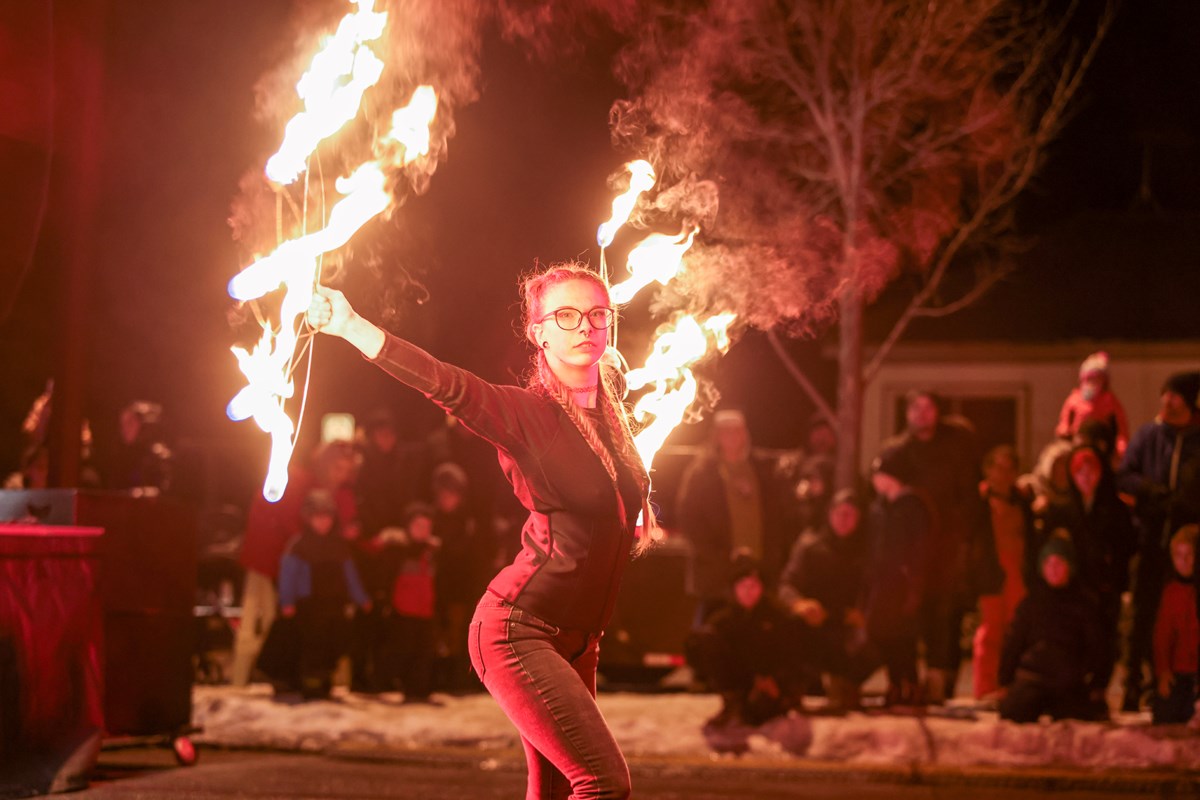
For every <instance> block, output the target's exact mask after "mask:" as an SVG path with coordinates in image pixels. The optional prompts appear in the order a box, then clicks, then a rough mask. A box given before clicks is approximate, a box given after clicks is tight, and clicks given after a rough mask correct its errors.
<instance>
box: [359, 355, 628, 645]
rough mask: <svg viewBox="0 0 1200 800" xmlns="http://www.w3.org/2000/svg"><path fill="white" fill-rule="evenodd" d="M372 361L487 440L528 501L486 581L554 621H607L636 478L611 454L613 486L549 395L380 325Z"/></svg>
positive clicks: (588, 625)
mask: <svg viewBox="0 0 1200 800" xmlns="http://www.w3.org/2000/svg"><path fill="white" fill-rule="evenodd" d="M374 362H375V363H376V364H377V365H379V366H380V367H381V368H383V369H384V370H386V371H387V372H388V373H389V374H391V375H392V376H393V377H395V378H396V379H398V380H400V381H402V382H404V383H406V384H408V385H409V386H412V387H413V388H414V389H416V390H418V391H420V392H421V393H423V394H424V395H425V396H426V397H428V398H429V399H430V400H432V401H434V402H435V403H437V404H438V405H439V406H441V407H442V408H443V409H445V410H446V411H448V412H450V413H451V414H453V415H454V416H455V417H457V418H458V419H459V420H461V421H462V423H463V424H464V425H465V426H466V427H467V428H468V429H470V430H471V431H473V432H475V433H476V434H478V435H479V436H482V437H483V438H484V439H486V440H488V441H489V442H491V443H492V445H494V446H495V448H496V450H497V451H498V453H499V458H500V465H501V467H502V468H503V469H504V473H505V475H506V476H507V477H508V480H509V482H510V483H511V484H512V487H513V492H514V494H516V496H517V499H518V500H520V502H521V504H522V505H523V506H524V507H525V508H526V509H527V510H528V511H529V518H528V519H527V520H526V522H525V525H524V527H523V528H522V531H521V551H520V552H519V553H518V554H517V557H516V559H515V560H514V561H513V563H512V564H510V565H509V566H507V567H505V568H504V569H503V570H501V571H500V573H499V574H498V575H496V577H495V578H493V579H492V582H491V583H490V584H489V585H488V591H490V592H492V593H494V594H496V595H499V596H500V597H502V598H504V599H505V600H508V601H509V602H511V603H513V604H514V605H517V606H519V607H520V608H522V609H524V610H525V611H528V612H529V613H531V614H534V615H536V616H538V617H541V618H542V619H544V620H545V621H547V622H549V623H551V624H553V625H557V626H559V627H563V628H572V629H577V630H585V631H589V632H594V633H599V632H600V631H602V630H603V629H604V627H605V626H606V625H607V624H608V621H609V619H610V618H611V616H612V612H613V608H614V606H615V604H616V598H617V589H618V587H619V585H620V582H621V576H622V574H623V573H624V570H625V566H626V564H627V563H628V561H629V556H630V553H631V550H632V546H633V536H634V529H635V524H636V522H637V517H638V513H639V512H640V511H641V505H642V496H641V489H640V485H641V480H639V479H642V480H644V477H645V476H644V475H643V476H635V475H633V474H632V473H631V472H630V471H629V470H628V469H626V468H625V467H624V466H622V465H621V462H620V460H617V464H618V479H619V485H620V493H619V494H620V496H619V497H618V493H617V492H614V491H613V485H612V481H610V480H609V477H608V473H607V472H605V470H604V465H603V464H601V463H600V459H599V458H597V456H596V454H595V453H593V452H592V450H591V448H590V447H589V446H588V444H587V442H586V441H585V440H584V438H583V436H582V434H580V433H579V430H578V429H577V428H576V427H575V424H574V423H573V422H572V421H571V419H570V417H568V416H567V413H566V412H565V411H564V410H563V409H562V407H561V406H559V405H558V403H557V402H555V401H554V400H553V399H552V398H549V397H547V396H545V395H543V394H541V393H539V392H535V391H533V390H530V389H525V388H522V387H520V386H501V385H496V384H492V383H488V382H487V381H485V380H483V379H481V378H479V377H477V376H475V375H473V374H472V373H470V372H468V371H466V370H464V369H460V368H458V367H455V366H452V365H450V364H446V363H444V362H442V361H439V360H438V359H436V358H434V357H433V356H431V355H429V354H428V353H426V352H425V351H424V350H422V349H420V348H419V347H417V346H416V345H413V344H411V343H409V342H406V341H404V340H403V339H399V338H397V337H395V336H392V335H391V334H388V335H387V338H386V341H385V342H384V345H383V349H382V350H381V351H380V352H379V355H378V356H376V357H375V359H374Z"/></svg>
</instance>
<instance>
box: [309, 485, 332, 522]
mask: <svg viewBox="0 0 1200 800" xmlns="http://www.w3.org/2000/svg"><path fill="white" fill-rule="evenodd" d="M337 510H338V507H337V499H336V498H335V497H334V496H333V492H331V491H329V490H328V489H313V490H312V491H310V492H309V493H308V494H307V495H305V497H304V503H303V505H302V506H301V507H300V513H301V514H302V515H303V516H304V518H305V519H308V518H309V517H312V516H315V515H317V514H333V515H334V516H336V515H337Z"/></svg>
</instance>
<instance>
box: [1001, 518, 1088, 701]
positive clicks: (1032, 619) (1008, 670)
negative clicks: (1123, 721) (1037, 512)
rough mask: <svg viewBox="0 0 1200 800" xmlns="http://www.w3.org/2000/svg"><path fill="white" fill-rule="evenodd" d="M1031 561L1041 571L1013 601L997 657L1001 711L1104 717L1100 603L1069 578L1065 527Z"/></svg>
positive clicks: (1071, 551)
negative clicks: (1016, 601)
mask: <svg viewBox="0 0 1200 800" xmlns="http://www.w3.org/2000/svg"><path fill="white" fill-rule="evenodd" d="M1038 562H1039V571H1040V578H1039V579H1038V580H1035V581H1034V582H1033V585H1032V586H1030V587H1029V594H1028V595H1026V597H1025V599H1024V600H1022V601H1021V604H1020V605H1019V606H1017V613H1016V616H1015V617H1014V618H1013V622H1012V625H1011V626H1010V627H1009V630H1008V638H1007V639H1006V640H1005V642H1004V651H1003V654H1002V655H1001V657H1000V685H1001V687H1002V696H1001V698H1000V704H999V710H1000V717H1001V719H1008V720H1012V721H1014V722H1036V721H1037V719H1038V717H1040V716H1041V715H1043V714H1049V715H1050V716H1051V717H1053V718H1054V719H1097V718H1104V717H1106V716H1107V712H1106V711H1105V708H1104V689H1105V683H1106V682H1107V681H1106V679H1105V678H1104V676H1106V675H1108V674H1109V673H1110V671H1111V665H1110V663H1109V661H1108V648H1107V647H1106V646H1105V644H1104V636H1103V633H1102V631H1101V627H1100V612H1099V609H1097V608H1096V604H1095V602H1094V600H1093V599H1092V597H1091V595H1090V594H1089V593H1088V592H1087V590H1086V589H1085V588H1084V587H1083V585H1082V584H1081V583H1080V581H1077V580H1075V579H1074V572H1075V548H1074V547H1073V546H1072V545H1071V540H1070V539H1069V538H1068V534H1067V533H1066V531H1056V532H1055V533H1054V534H1053V535H1052V536H1051V537H1050V539H1049V540H1048V541H1047V542H1046V544H1045V545H1044V546H1043V547H1042V550H1041V553H1040V554H1039V557H1038Z"/></svg>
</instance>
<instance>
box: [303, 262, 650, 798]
mask: <svg viewBox="0 0 1200 800" xmlns="http://www.w3.org/2000/svg"><path fill="white" fill-rule="evenodd" d="M521 294H522V298H523V317H524V320H523V321H524V330H525V335H526V338H528V340H529V341H530V342H531V343H532V344H533V345H534V347H535V348H536V355H535V356H534V359H533V361H534V368H533V370H532V371H531V375H530V378H529V381H528V387H527V388H522V387H518V386H502V385H496V384H492V383H488V382H487V381H484V380H482V379H481V378H479V377H477V376H475V375H473V374H471V373H470V372H467V371H466V370H463V369H459V368H457V367H454V366H451V365H449V364H446V363H444V362H442V361H439V360H437V359H436V358H434V357H433V356H430V355H429V354H428V353H426V352H424V351H423V350H421V349H419V348H417V347H415V346H414V345H412V344H410V343H409V342H406V341H404V340H403V339H400V338H398V337H396V336H393V335H391V334H389V333H385V332H384V331H383V330H381V329H380V328H378V327H377V326H375V325H374V324H372V323H371V322H369V321H367V320H366V319H364V318H362V317H361V316H359V315H358V314H357V313H356V312H355V311H354V310H353V309H352V308H351V307H350V305H349V303H347V301H346V298H345V297H344V296H343V295H342V293H341V292H338V291H334V290H331V289H327V288H325V287H320V288H319V289H318V291H317V294H316V295H315V296H314V298H313V302H312V305H311V306H310V308H309V312H308V320H309V323H310V324H311V325H312V326H313V327H314V328H316V329H317V330H319V331H323V332H325V333H328V334H331V335H334V336H340V337H341V338H343V339H345V340H347V341H348V342H350V343H351V344H352V345H354V346H355V347H357V348H358V349H359V350H360V351H362V353H363V355H364V356H365V357H366V358H368V359H369V360H371V361H373V362H374V363H376V364H377V365H379V366H380V367H381V368H383V369H384V370H385V371H387V372H388V373H389V374H391V375H392V376H393V377H395V378H396V379H398V380H400V381H401V382H403V383H406V384H408V385H409V386H412V387H413V388H415V389H417V390H418V391H420V392H422V393H423V394H424V395H425V396H426V397H428V398H429V399H430V400H432V401H433V402H435V403H437V404H438V405H439V406H441V407H442V408H443V409H445V410H446V411H447V412H449V413H451V414H453V415H454V416H455V417H457V418H458V419H460V420H462V422H463V423H464V424H465V425H466V426H467V427H468V428H469V429H471V430H472V431H474V432H475V433H477V434H478V435H480V436H482V437H483V438H485V439H487V440H488V441H489V442H491V443H492V444H493V445H494V446H495V447H496V450H497V451H498V452H499V458H500V462H501V465H502V466H503V468H504V471H505V474H506V475H508V478H509V480H510V481H511V483H512V485H513V491H514V493H515V494H516V496H517V499H519V500H520V501H521V503H522V505H524V507H525V508H526V509H528V510H529V518H528V520H527V521H526V522H525V525H524V528H523V529H522V533H521V543H522V544H521V551H520V552H519V553H518V554H517V556H516V558H515V559H514V561H513V563H512V564H510V565H509V566H507V567H505V568H504V569H503V570H501V571H500V573H499V574H497V576H496V577H495V578H494V579H493V580H492V582H491V583H490V584H489V585H488V588H487V591H486V592H485V593H484V596H483V599H482V600H480V601H479V605H478V606H477V607H476V609H475V615H474V617H473V619H472V621H471V627H470V640H469V642H468V647H469V651H470V656H471V664H472V666H473V667H474V668H475V671H476V673H477V674H478V675H479V678H480V680H482V681H483V684H484V686H486V687H487V690H488V691H489V692H490V693H491V695H492V696H493V697H494V698H495V699H496V702H497V703H499V704H500V707H501V709H502V710H503V711H504V713H505V714H506V715H507V716H508V718H509V719H510V720H511V721H512V722H513V724H514V725H515V726H516V727H517V730H518V731H519V732H520V734H521V741H522V744H523V745H524V747H525V755H526V760H527V762H528V767H529V782H528V790H527V794H526V796H527V797H528V798H561V797H576V798H577V797H628V796H629V794H630V785H629V768H628V766H627V765H626V763H625V758H624V756H623V755H622V754H621V750H620V748H619V747H618V745H617V742H616V740H615V739H614V738H613V736H612V733H611V732H610V731H609V729H608V726H607V724H606V723H605V721H604V717H603V716H602V715H601V713H600V709H599V707H598V706H597V705H596V665H597V661H598V658H599V643H600V635H601V631H603V630H604V627H605V625H606V624H607V623H608V621H609V618H610V617H611V616H612V612H613V607H614V605H615V602H616V597H617V588H618V584H619V583H620V579H621V574H622V573H623V571H624V569H625V565H626V563H627V561H628V559H629V556H630V554H631V552H632V551H633V549H634V540H635V533H636V531H635V525H636V523H637V518H638V514H639V512H640V513H642V514H643V519H644V521H645V524H644V525H643V535H642V536H641V538H640V541H639V542H638V546H637V548H638V549H639V550H640V549H643V548H645V547H646V546H647V545H648V543H649V541H650V538H651V537H650V536H648V535H644V534H645V532H647V531H651V530H652V529H653V526H654V518H653V515H652V513H651V511H650V507H649V502H648V494H649V477H648V475H647V473H646V469H645V467H644V466H643V465H642V462H641V459H640V458H639V457H638V453H637V451H636V450H635V449H634V445H633V436H632V432H631V430H630V422H629V418H628V416H627V414H626V410H625V407H624V405H623V403H622V400H621V397H622V395H623V390H622V386H623V378H622V376H621V374H620V373H619V371H618V370H617V369H615V368H614V367H612V366H610V365H609V364H608V363H606V362H602V360H601V357H602V356H603V355H604V353H605V350H606V339H607V329H608V327H609V326H610V325H611V324H612V321H613V315H614V310H613V308H612V305H611V300H610V298H609V294H608V288H607V286H606V284H605V282H604V281H603V280H602V279H601V278H600V277H599V276H598V275H597V274H596V273H594V272H592V271H590V270H589V269H587V268H586V267H584V266H583V265H582V264H578V263H571V264H563V265H557V266H553V267H550V268H549V269H548V270H546V271H544V272H541V273H539V274H535V275H532V276H530V277H528V278H526V279H525V280H524V282H523V283H522V286H521Z"/></svg>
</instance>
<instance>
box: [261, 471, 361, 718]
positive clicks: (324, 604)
mask: <svg viewBox="0 0 1200 800" xmlns="http://www.w3.org/2000/svg"><path fill="white" fill-rule="evenodd" d="M337 512H338V509H337V502H336V499H335V498H334V496H333V494H332V493H331V492H329V491H328V490H324V489H315V490H313V491H311V492H309V494H308V496H307V497H306V498H305V501H304V507H303V510H302V512H301V513H302V520H303V530H302V531H301V533H300V535H299V536H298V537H297V538H296V539H295V540H294V541H293V542H292V544H291V545H290V546H289V547H288V550H287V552H286V553H285V554H284V556H283V560H282V561H281V563H280V565H279V613H280V614H281V615H282V616H283V617H284V618H285V619H288V620H292V621H294V632H295V633H294V643H295V661H294V662H293V668H294V670H295V671H294V673H293V675H287V674H286V673H287V672H288V670H286V669H285V670H284V675H282V676H278V677H281V678H282V679H283V683H285V684H288V683H291V684H292V685H293V686H296V685H298V688H299V689H300V693H301V695H303V696H304V697H306V698H319V697H327V696H328V695H329V689H330V687H331V686H332V684H333V670H334V667H335V666H336V665H337V660H338V658H339V657H340V656H341V655H342V653H343V652H344V651H345V642H346V637H347V622H348V614H349V613H351V610H350V607H351V604H352V603H353V604H354V605H356V606H358V607H360V608H362V609H364V610H369V609H370V607H371V600H370V598H369V597H368V596H367V593H366V590H365V589H364V588H363V585H362V580H361V579H360V578H359V575H358V570H357V569H356V568H355V566H354V561H353V559H352V558H351V554H350V545H349V544H348V543H347V542H346V540H345V539H344V538H342V536H341V535H340V531H338V524H339V522H338V516H337ZM289 679H290V680H289ZM293 680H294V683H292V681H293Z"/></svg>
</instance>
